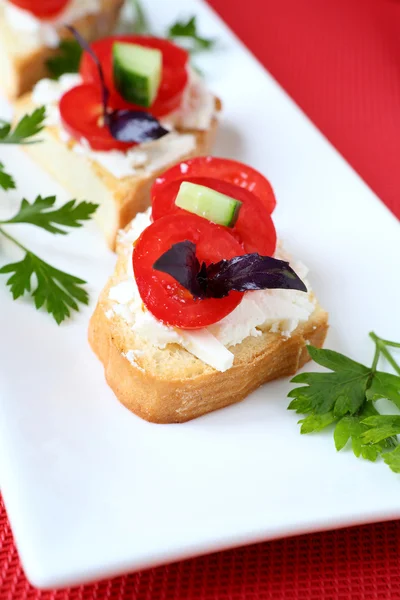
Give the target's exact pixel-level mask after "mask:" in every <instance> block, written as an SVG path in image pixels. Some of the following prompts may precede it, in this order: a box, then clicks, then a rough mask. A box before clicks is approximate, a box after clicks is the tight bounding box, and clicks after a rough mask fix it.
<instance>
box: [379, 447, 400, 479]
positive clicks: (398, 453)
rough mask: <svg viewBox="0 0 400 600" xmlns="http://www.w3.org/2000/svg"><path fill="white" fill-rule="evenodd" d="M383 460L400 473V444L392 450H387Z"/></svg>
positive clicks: (395, 471)
mask: <svg viewBox="0 0 400 600" xmlns="http://www.w3.org/2000/svg"><path fill="white" fill-rule="evenodd" d="M383 460H384V461H385V463H386V464H387V465H388V467H390V468H391V469H392V471H393V472H394V473H400V446H397V448H395V449H394V450H393V451H392V452H385V454H384V455H383Z"/></svg>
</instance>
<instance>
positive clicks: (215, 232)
mask: <svg viewBox="0 0 400 600" xmlns="http://www.w3.org/2000/svg"><path fill="white" fill-rule="evenodd" d="M184 240H190V241H191V242H194V243H195V244H196V255H197V257H198V259H199V261H200V263H201V262H202V261H204V262H205V263H206V264H210V263H215V262H218V261H220V260H222V259H223V258H233V257H234V256H241V255H242V254H244V251H243V248H242V246H241V244H239V242H238V241H237V240H235V238H234V237H233V236H232V235H231V234H230V233H229V231H227V230H226V229H225V228H224V227H219V226H218V225H214V223H210V221H207V220H206V219H202V218H201V217H197V216H196V215H190V214H188V213H184V212H183V211H182V214H181V215H179V216H178V215H167V216H166V217H163V218H162V219H159V220H158V221H155V222H154V223H152V224H151V225H150V226H149V227H148V228H147V229H145V230H144V232H143V233H142V235H141V236H140V238H139V240H138V241H137V242H136V244H135V248H134V250H133V256H132V260H133V270H134V273H135V279H136V283H137V286H138V288H139V292H140V296H141V298H142V300H143V302H144V304H145V305H146V307H147V308H148V310H149V311H150V312H151V313H152V314H153V315H154V316H155V317H156V318H157V319H159V320H160V321H162V322H163V323H167V324H168V325H173V326H175V327H181V328H182V329H199V328H201V327H207V326H208V325H211V324H212V323H216V322H217V321H219V320H220V319H223V317H225V316H226V315H228V314H229V313H230V312H232V311H233V309H234V308H236V306H237V305H238V304H239V303H240V301H241V299H242V296H243V293H242V292H230V294H229V295H228V296H226V297H225V298H205V299H203V300H200V299H195V298H193V296H192V295H191V294H190V292H188V290H186V289H185V288H184V287H183V286H181V285H180V284H179V283H178V282H177V281H176V280H175V279H174V278H173V277H171V275H168V274H166V273H161V272H160V271H156V270H155V269H153V264H154V263H155V261H156V260H157V259H158V258H159V257H160V256H161V255H162V254H163V253H164V252H166V251H167V250H169V249H170V248H171V246H172V245H173V244H176V243H177V242H182V241H184Z"/></svg>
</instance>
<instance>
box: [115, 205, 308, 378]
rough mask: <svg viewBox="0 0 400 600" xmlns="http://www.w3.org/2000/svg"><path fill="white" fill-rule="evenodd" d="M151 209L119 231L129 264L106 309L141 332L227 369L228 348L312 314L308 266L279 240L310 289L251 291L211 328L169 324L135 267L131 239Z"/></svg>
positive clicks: (279, 254) (282, 255)
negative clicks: (155, 310) (148, 301)
mask: <svg viewBox="0 0 400 600" xmlns="http://www.w3.org/2000/svg"><path fill="white" fill-rule="evenodd" d="M150 215H151V209H150V208H149V209H148V210H147V211H146V212H145V213H139V214H138V215H136V217H135V219H134V220H133V221H132V222H131V224H130V225H129V226H128V227H127V228H126V229H125V230H124V231H121V232H120V234H119V238H118V241H117V252H118V254H119V255H120V256H121V255H122V256H123V257H124V269H123V271H122V272H120V275H119V279H118V281H117V282H116V284H115V285H113V287H111V288H110V290H109V295H108V298H109V301H110V308H109V310H108V311H107V313H106V316H107V317H108V318H109V319H113V318H122V319H123V321H124V322H125V323H126V324H127V325H128V327H130V328H131V329H132V331H134V332H135V334H136V335H139V336H140V337H142V338H143V339H145V340H146V341H147V342H150V343H151V344H152V345H154V346H156V347H157V348H161V349H162V348H165V347H166V346H167V345H168V344H178V345H180V346H182V347H183V348H185V349H186V350H187V351H188V352H190V353H192V354H193V355H194V356H196V357H197V358H199V359H200V360H202V361H203V362H204V363H206V364H208V365H210V366H211V367H213V368H214V369H216V370H218V371H226V370H227V369H229V368H230V367H231V366H232V365H233V359H234V355H233V353H232V352H230V350H229V348H230V347H232V346H234V345H236V344H240V343H241V342H243V340H245V339H246V338H247V337H249V336H254V337H257V336H259V335H261V334H262V332H263V331H270V332H273V333H279V334H280V335H282V336H283V337H284V338H289V337H290V336H291V333H292V332H293V331H294V330H295V329H296V328H297V326H298V325H299V324H300V323H304V322H306V321H308V320H309V318H310V316H311V314H312V313H313V312H314V310H315V307H316V300H315V298H314V295H313V293H312V292H311V289H310V285H309V283H308V281H307V280H306V277H307V273H308V269H307V267H305V265H303V264H302V263H300V262H297V261H293V260H292V259H291V258H290V257H289V256H288V255H287V253H286V252H285V251H284V249H283V248H282V245H281V244H278V248H277V251H276V253H275V257H276V258H279V259H282V260H287V261H289V262H290V264H291V266H292V268H293V269H294V270H295V271H296V273H297V274H298V275H299V277H300V278H301V279H302V280H303V281H304V283H305V284H306V286H307V289H308V293H304V292H300V291H296V290H282V289H276V290H256V291H249V292H246V293H245V294H244V295H243V299H242V301H241V303H240V304H239V305H238V306H237V307H236V308H235V310H233V311H232V312H231V313H230V314H229V315H227V316H226V317H224V318H223V319H222V320H221V321H218V322H217V323H215V324H213V325H211V326H209V327H207V328H203V329H198V330H190V331H189V330H183V329H179V328H177V327H170V326H167V325H164V324H163V323H162V322H161V321H158V320H157V319H156V318H155V317H153V315H152V314H151V313H150V312H149V311H148V310H147V309H146V307H145V306H144V304H143V302H142V300H141V297H140V294H139V290H138V288H137V285H136V282H135V278H134V274H133V268H132V245H133V243H134V242H135V241H136V239H137V238H138V237H139V236H140V234H141V233H142V231H144V229H146V227H148V226H149V225H150V222H151V221H150ZM134 355H135V351H134V350H132V351H128V352H127V353H126V357H127V358H128V360H132V362H134V358H135V356H134Z"/></svg>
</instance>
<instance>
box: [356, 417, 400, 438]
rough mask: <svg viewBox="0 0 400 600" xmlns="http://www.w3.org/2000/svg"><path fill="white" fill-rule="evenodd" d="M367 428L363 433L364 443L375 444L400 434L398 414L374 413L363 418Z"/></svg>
mask: <svg viewBox="0 0 400 600" xmlns="http://www.w3.org/2000/svg"><path fill="white" fill-rule="evenodd" d="M363 423H364V425H367V426H368V427H369V429H368V430H367V431H366V432H365V433H364V434H363V436H362V437H363V440H364V442H366V443H372V444H376V443H377V442H381V441H382V440H386V439H388V438H391V437H393V436H395V435H399V434H400V416H398V415H376V416H372V417H367V418H366V419H364V420H363Z"/></svg>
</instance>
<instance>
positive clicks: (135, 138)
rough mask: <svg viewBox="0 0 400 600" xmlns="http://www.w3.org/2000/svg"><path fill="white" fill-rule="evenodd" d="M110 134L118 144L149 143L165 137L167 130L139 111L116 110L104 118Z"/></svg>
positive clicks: (145, 113)
mask: <svg viewBox="0 0 400 600" xmlns="http://www.w3.org/2000/svg"><path fill="white" fill-rule="evenodd" d="M106 122H107V125H108V127H109V129H110V133H111V135H112V136H113V138H115V139H116V140H119V141H120V142H137V143H138V144H140V143H141V142H149V141H150V140H158V139H159V138H161V137H163V136H164V135H167V133H169V132H168V130H167V129H164V127H162V126H161V125H160V123H159V122H158V121H157V119H155V118H154V117H153V116H152V115H151V114H150V113H147V112H143V111H140V110H116V111H113V112H112V113H109V114H108V115H107V117H106Z"/></svg>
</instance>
